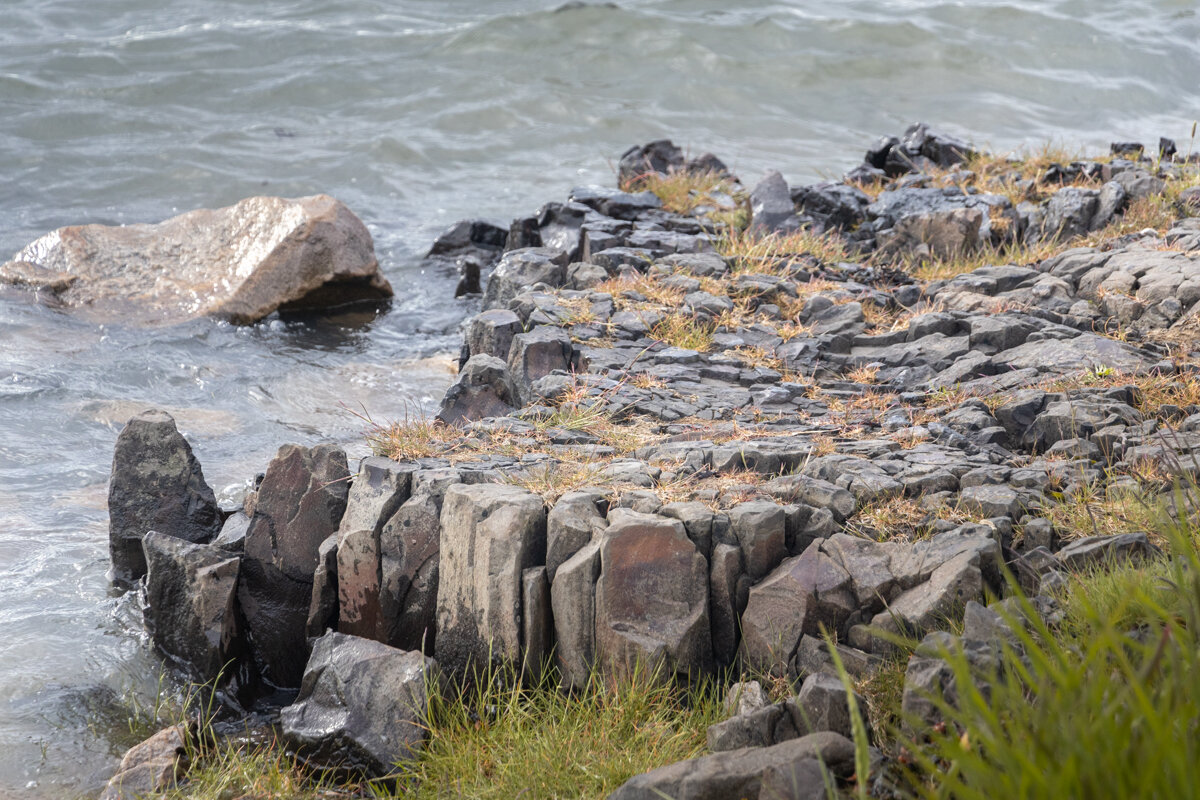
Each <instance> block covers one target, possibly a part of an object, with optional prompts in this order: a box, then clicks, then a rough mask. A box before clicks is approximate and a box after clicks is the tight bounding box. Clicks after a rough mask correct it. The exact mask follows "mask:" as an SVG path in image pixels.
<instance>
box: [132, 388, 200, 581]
mask: <svg viewBox="0 0 1200 800" xmlns="http://www.w3.org/2000/svg"><path fill="white" fill-rule="evenodd" d="M108 520H109V522H108V537H109V543H108V549H109V553H110V555H111V556H112V562H113V581H114V583H116V584H117V585H119V586H128V585H129V584H131V583H133V582H134V581H136V580H137V579H138V578H140V577H142V576H143V575H145V574H146V560H145V556H144V555H143V553H142V537H143V536H145V535H146V532H147V531H150V530H156V531H158V532H159V533H162V534H165V535H167V536H174V537H176V538H179V539H184V540H186V541H189V542H207V541H209V540H211V539H212V538H213V537H214V536H216V535H217V533H218V531H220V529H221V512H220V510H219V509H218V508H217V500H216V497H215V496H214V495H213V490H212V489H211V488H209V486H208V484H207V483H205V482H204V473H203V471H202V470H201V469H200V463H199V462H198V461H196V458H195V457H194V456H193V455H192V448H191V447H190V446H189V445H188V443H187V440H186V439H184V438H183V436H182V435H181V434H180V433H179V431H178V430H177V429H176V427H175V420H174V419H172V418H171V416H170V415H169V414H167V413H166V412H163V411H146V412H143V413H141V414H139V415H137V416H136V417H134V418H133V419H131V420H129V422H128V424H126V426H125V428H124V429H123V430H122V431H121V434H120V435H119V436H118V437H117V446H116V450H115V452H114V453H113V464H112V478H111V479H110V480H109V484H108Z"/></svg>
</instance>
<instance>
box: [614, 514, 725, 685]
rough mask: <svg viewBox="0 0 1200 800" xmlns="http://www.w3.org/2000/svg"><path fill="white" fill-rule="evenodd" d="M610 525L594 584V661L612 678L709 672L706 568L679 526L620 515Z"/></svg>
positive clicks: (647, 517) (674, 522)
mask: <svg viewBox="0 0 1200 800" xmlns="http://www.w3.org/2000/svg"><path fill="white" fill-rule="evenodd" d="M609 522H610V524H609V526H608V528H607V529H606V530H605V532H604V536H603V539H602V542H601V545H600V577H599V579H598V580H597V582H596V612H595V613H596V656H597V660H598V661H599V662H600V663H601V664H602V665H603V666H604V668H605V670H606V671H609V672H611V673H612V674H618V675H622V674H623V675H629V674H632V672H633V671H634V670H635V669H637V668H639V667H641V668H644V669H647V670H649V671H650V672H653V671H654V670H662V677H667V676H670V675H674V674H678V675H681V676H685V677H686V676H692V677H696V676H699V675H702V674H704V673H706V672H708V671H710V670H711V669H712V638H711V633H710V630H709V622H708V592H707V568H706V564H705V560H704V556H702V555H700V553H699V552H698V551H697V550H696V546H695V544H693V543H692V541H691V540H690V539H689V538H688V536H687V532H686V531H685V530H684V527H683V524H682V523H681V522H679V521H678V520H673V519H667V518H665V517H659V516H657V515H653V514H640V513H638V512H636V511H626V510H623V509H622V510H619V511H617V512H614V513H613V514H611V515H610V518H609Z"/></svg>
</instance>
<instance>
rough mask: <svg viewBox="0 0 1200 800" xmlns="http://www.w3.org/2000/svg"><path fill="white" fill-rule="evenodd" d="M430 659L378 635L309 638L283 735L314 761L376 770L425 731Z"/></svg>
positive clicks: (387, 767)
mask: <svg viewBox="0 0 1200 800" xmlns="http://www.w3.org/2000/svg"><path fill="white" fill-rule="evenodd" d="M436 684H437V664H436V663H435V662H434V660H433V659H431V658H428V657H426V656H423V655H421V654H420V653H411V652H406V651H403V650H397V649H396V648H394V647H388V646H387V645H385V644H382V643H380V642H374V641H370V640H368V639H360V638H358V637H356V636H347V635H346V634H342V633H336V632H332V633H327V634H325V635H324V636H322V637H321V638H320V639H318V640H317V641H316V643H315V644H314V645H313V651H312V656H311V657H310V658H309V660H308V664H307V666H306V667H305V669H304V682H303V683H302V684H301V687H300V694H299V696H298V697H297V698H296V701H295V702H294V703H293V704H292V705H290V706H287V707H286V708H284V709H283V711H282V712H281V713H280V722H281V723H282V727H283V734H284V736H285V737H287V739H288V740H289V741H291V742H292V743H293V744H294V745H296V746H297V747H298V748H299V749H300V753H301V755H302V756H303V757H304V758H305V759H306V760H307V761H309V762H310V763H312V764H314V765H315V766H320V767H333V768H339V769H349V770H354V771H358V772H361V773H364V774H366V775H369V776H372V777H375V776H382V775H386V774H388V773H390V772H392V770H393V766H394V764H395V763H396V762H397V761H401V760H407V759H410V758H412V757H414V756H415V755H416V754H417V753H418V752H419V751H420V750H421V748H422V746H423V745H424V742H425V737H426V735H427V732H428V721H427V714H428V710H429V695H430V693H431V691H433V689H434V688H435V687H436Z"/></svg>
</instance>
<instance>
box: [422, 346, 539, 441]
mask: <svg viewBox="0 0 1200 800" xmlns="http://www.w3.org/2000/svg"><path fill="white" fill-rule="evenodd" d="M520 404H521V401H520V399H519V394H518V392H517V387H516V385H515V384H514V383H513V379H512V375H511V374H510V373H509V371H508V365H507V364H505V363H504V362H503V361H501V360H500V359H498V358H496V357H495V356H489V355H486V354H480V355H476V356H471V358H470V359H469V360H468V361H467V363H466V364H465V365H464V366H463V368H462V371H461V372H460V373H459V374H458V379H457V380H456V381H455V382H454V385H453V386H451V387H450V389H449V390H448V391H447V392H446V396H445V397H444V398H442V407H441V409H440V410H439V411H438V414H437V417H438V419H440V420H441V421H442V422H446V423H449V424H451V425H454V424H461V423H464V422H469V421H471V420H477V419H483V418H485V417H502V416H504V415H505V414H508V413H510V412H512V411H515V410H516V407H517V406H519V405H520Z"/></svg>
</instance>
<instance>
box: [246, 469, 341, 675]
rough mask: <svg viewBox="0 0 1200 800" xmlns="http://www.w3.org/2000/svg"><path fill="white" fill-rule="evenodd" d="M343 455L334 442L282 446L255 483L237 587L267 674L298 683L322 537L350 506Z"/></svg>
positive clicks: (335, 526)
mask: <svg viewBox="0 0 1200 800" xmlns="http://www.w3.org/2000/svg"><path fill="white" fill-rule="evenodd" d="M349 478H350V472H349V469H348V468H347V466H346V454H345V453H344V452H342V451H341V450H340V449H338V448H336V447H332V446H330V445H318V446H316V447H313V448H305V447H299V446H297V445H284V446H283V447H281V448H279V452H278V454H276V456H275V459H274V460H273V461H272V462H271V464H270V465H269V466H268V467H267V473H266V477H265V478H264V479H263V482H262V485H261V486H260V487H259V489H258V500H257V503H256V504H255V508H254V516H253V518H252V519H251V521H250V529H249V530H248V531H247V533H246V550H245V555H244V557H243V559H242V569H241V574H240V577H239V585H238V602H239V603H240V604H241V608H242V611H243V613H244V614H245V617H246V625H247V629H248V634H249V639H250V643H251V646H252V650H253V653H254V657H255V659H256V661H257V662H258V664H259V666H260V668H261V669H262V672H263V675H264V677H265V678H266V679H267V680H268V681H270V682H271V683H274V684H275V685H277V686H283V687H295V686H299V685H300V679H301V677H302V676H303V671H304V660H305V659H306V658H307V655H308V646H307V642H306V637H305V628H306V624H307V619H308V610H309V606H310V605H311V603H312V590H313V574H314V573H315V572H316V569H317V563H318V550H319V548H320V546H321V543H322V542H323V541H325V540H326V539H327V538H329V537H330V536H331V535H334V534H336V533H337V530H338V526H339V524H340V522H341V519H342V514H343V512H344V511H345V509H346V497H347V495H348V493H349Z"/></svg>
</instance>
